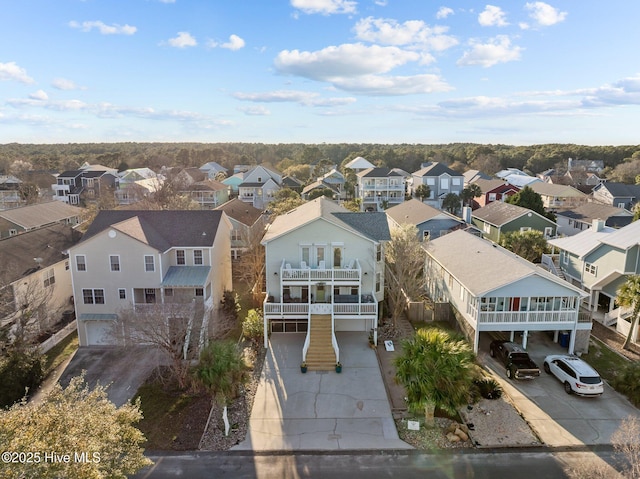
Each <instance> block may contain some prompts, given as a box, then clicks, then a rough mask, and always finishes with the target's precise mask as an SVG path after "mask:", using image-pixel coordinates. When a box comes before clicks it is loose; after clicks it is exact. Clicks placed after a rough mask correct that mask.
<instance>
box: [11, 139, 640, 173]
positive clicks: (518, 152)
mask: <svg viewBox="0 0 640 479" xmlns="http://www.w3.org/2000/svg"><path fill="white" fill-rule="evenodd" d="M358 156H362V157H364V158H366V159H367V160H369V161H371V162H372V163H373V164H375V165H376V166H386V167H391V168H402V169H403V170H406V171H408V172H412V171H416V170H418V169H419V168H420V164H421V163H424V162H427V161H438V162H443V163H445V164H447V165H449V166H450V167H451V168H453V169H455V170H458V171H464V170H466V169H470V168H473V169H478V170H481V171H484V172H485V173H488V174H492V173H495V172H496V171H499V170H500V169H503V168H507V167H512V168H519V169H523V170H525V171H528V172H531V173H534V174H535V173H539V172H541V171H544V170H547V169H549V168H555V167H565V168H566V164H567V160H568V158H573V159H579V160H602V161H603V162H604V165H605V167H606V173H609V174H611V173H613V172H614V170H616V168H617V167H619V165H623V164H624V165H629V164H632V165H633V167H636V166H638V167H640V145H623V146H612V145H602V146H585V145H575V144H557V143H553V144H540V145H529V146H514V145H502V144H496V145H493V144H477V143H450V144H432V145H426V144H392V145H388V144H362V143H337V144H302V143H279V144H264V143H135V142H129V143H68V144H18V143H9V144H3V145H0V173H3V174H8V173H10V167H11V165H12V164H13V163H14V162H16V161H26V162H28V163H30V164H31V165H32V167H33V169H37V170H52V171H64V170H68V169H75V168H77V167H79V166H80V165H82V164H83V163H84V162H88V163H91V164H94V163H98V164H102V165H105V166H108V167H111V168H119V169H126V168H136V167H145V166H146V167H149V168H151V169H154V170H158V169H160V168H161V167H162V166H182V167H193V166H195V167H199V166H201V165H203V164H204V163H207V162H210V161H215V162H217V163H219V164H221V165H222V166H224V167H226V168H229V169H232V168H233V166H234V165H238V164H248V165H256V164H263V165H266V166H272V167H274V168H277V169H278V170H280V171H283V172H286V170H287V169H289V168H294V171H296V170H295V168H296V167H298V170H300V168H299V167H300V166H304V165H315V164H317V163H318V162H319V161H321V160H328V162H330V163H332V164H335V165H338V166H340V165H344V164H346V163H347V162H348V161H350V160H352V159H353V158H356V157H358ZM626 169H629V168H626ZM631 169H632V170H633V171H635V169H636V168H631ZM301 173H302V174H303V175H304V170H302V171H301ZM626 173H628V172H625V174H626ZM308 174H311V172H309V173H308ZM629 174H633V172H630V173H629Z"/></svg>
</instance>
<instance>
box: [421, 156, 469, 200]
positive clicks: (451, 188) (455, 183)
mask: <svg viewBox="0 0 640 479" xmlns="http://www.w3.org/2000/svg"><path fill="white" fill-rule="evenodd" d="M411 180H412V189H413V191H415V190H416V188H417V187H418V186H420V185H426V186H428V187H429V191H430V195H429V197H428V198H426V199H425V203H427V204H428V205H430V206H433V207H434V208H438V209H442V200H443V199H444V197H445V196H447V195H448V194H449V193H455V194H456V195H458V196H460V193H462V190H463V188H464V176H463V175H461V174H460V173H458V172H457V171H454V170H452V169H451V168H449V167H448V166H446V165H444V164H442V163H438V162H429V163H425V164H424V165H423V167H422V168H421V169H419V170H418V171H416V172H415V173H413V174H412V175H411Z"/></svg>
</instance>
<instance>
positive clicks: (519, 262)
mask: <svg viewBox="0 0 640 479" xmlns="http://www.w3.org/2000/svg"><path fill="white" fill-rule="evenodd" d="M422 247H423V248H424V249H425V250H426V251H427V254H428V255H429V256H431V257H433V258H434V259H435V260H436V261H437V262H438V263H440V264H441V265H442V266H443V267H444V268H445V269H446V270H447V271H448V272H449V273H450V274H451V275H452V276H453V277H454V278H456V279H457V280H458V281H459V282H460V283H461V284H463V285H464V286H465V287H466V288H467V289H468V290H469V291H470V292H471V293H472V294H473V295H475V296H482V295H485V294H487V293H489V292H491V291H494V290H496V289H498V288H501V287H503V286H505V285H508V284H512V283H515V282H517V281H521V280H523V279H525V278H528V277H530V276H532V275H535V276H539V277H541V278H544V279H545V280H547V281H550V282H552V283H555V284H556V285H557V286H558V287H564V288H566V289H568V290H571V291H573V292H575V293H577V294H580V295H582V294H583V293H582V291H581V290H580V289H579V288H577V287H575V286H573V285H571V284H570V283H568V282H566V281H564V280H562V279H560V278H558V277H556V276H554V275H553V274H552V273H549V272H548V271H545V270H543V269H542V268H539V267H537V266H536V265H534V264H533V263H530V262H529V261H527V260H525V259H524V258H521V257H520V256H518V255H516V254H514V253H512V252H510V251H508V250H506V249H504V248H502V247H500V246H498V245H496V244H495V243H492V242H491V241H487V240H484V239H482V238H479V237H477V236H474V235H472V234H469V233H467V232H464V231H454V232H452V233H449V234H447V235H445V236H442V237H440V238H436V239H435V240H432V241H429V242H428V243H426V244H423V246H422ZM461 251H463V252H464V254H460V252H461Z"/></svg>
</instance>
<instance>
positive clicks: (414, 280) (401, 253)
mask: <svg viewBox="0 0 640 479" xmlns="http://www.w3.org/2000/svg"><path fill="white" fill-rule="evenodd" d="M425 256H426V253H425V251H424V250H423V249H422V247H421V245H420V241H419V240H418V230H417V228H416V227H415V226H414V225H410V224H404V225H401V226H400V227H398V228H394V229H392V230H391V241H390V242H389V243H387V245H386V248H385V259H386V266H385V287H386V297H387V299H388V300H389V302H390V303H391V308H392V310H391V311H392V317H393V326H394V327H395V325H396V320H397V318H398V317H399V316H400V315H401V314H402V313H403V312H404V311H405V309H406V308H407V304H408V302H409V301H410V300H411V299H413V298H416V297H418V296H419V294H420V292H421V290H422V285H423V283H424V279H423V270H424V261H425Z"/></svg>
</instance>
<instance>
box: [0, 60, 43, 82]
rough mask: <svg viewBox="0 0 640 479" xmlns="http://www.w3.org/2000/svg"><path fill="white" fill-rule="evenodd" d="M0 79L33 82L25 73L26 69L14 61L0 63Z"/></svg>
mask: <svg viewBox="0 0 640 479" xmlns="http://www.w3.org/2000/svg"><path fill="white" fill-rule="evenodd" d="M0 80H15V81H18V82H20V83H35V81H34V80H33V78H31V77H30V76H29V75H27V70H25V69H24V68H22V67H19V66H18V65H17V64H16V63H15V62H8V63H0Z"/></svg>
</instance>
